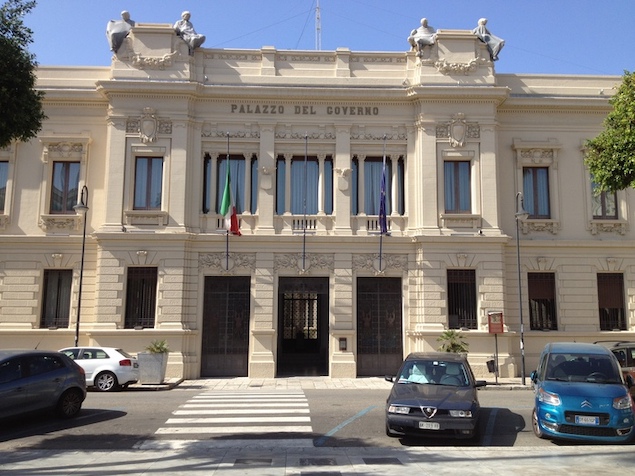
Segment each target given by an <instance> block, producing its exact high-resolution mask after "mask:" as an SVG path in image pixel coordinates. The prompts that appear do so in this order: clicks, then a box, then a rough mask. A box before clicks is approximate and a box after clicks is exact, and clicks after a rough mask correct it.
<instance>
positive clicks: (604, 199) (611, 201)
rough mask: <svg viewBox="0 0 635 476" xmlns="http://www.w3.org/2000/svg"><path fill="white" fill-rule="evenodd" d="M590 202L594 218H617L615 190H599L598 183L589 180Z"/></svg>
mask: <svg viewBox="0 0 635 476" xmlns="http://www.w3.org/2000/svg"><path fill="white" fill-rule="evenodd" d="M591 204H592V207H593V219H594V220H607V219H608V220H616V219H617V194H616V193H615V192H600V191H599V190H598V184H597V183H595V182H594V181H592V182H591Z"/></svg>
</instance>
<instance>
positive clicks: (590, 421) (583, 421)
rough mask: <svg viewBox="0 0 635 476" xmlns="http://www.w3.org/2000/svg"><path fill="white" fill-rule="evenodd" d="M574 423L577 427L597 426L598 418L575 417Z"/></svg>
mask: <svg viewBox="0 0 635 476" xmlns="http://www.w3.org/2000/svg"><path fill="white" fill-rule="evenodd" d="M575 422H576V424H578V425H599V424H600V418H599V417H594V416H584V415H576V416H575Z"/></svg>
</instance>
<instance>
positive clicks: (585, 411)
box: [531, 342, 635, 443]
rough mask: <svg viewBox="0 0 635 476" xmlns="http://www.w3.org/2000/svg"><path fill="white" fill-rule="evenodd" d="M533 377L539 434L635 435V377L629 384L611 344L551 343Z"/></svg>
mask: <svg viewBox="0 0 635 476" xmlns="http://www.w3.org/2000/svg"><path fill="white" fill-rule="evenodd" d="M531 381H532V383H533V387H534V393H535V405H534V411H533V415H532V427H533V430H534V433H535V434H536V436H537V437H539V438H548V439H566V440H584V441H595V442H614V443H619V442H627V441H630V440H631V438H632V437H633V434H634V430H633V425H634V417H635V414H634V413H633V401H632V399H631V397H630V395H629V387H632V386H633V379H632V378H630V377H628V378H627V381H626V383H625V381H624V377H623V376H622V372H621V370H620V365H619V362H618V361H617V359H616V357H615V356H614V355H613V353H612V352H611V351H610V350H609V349H607V348H606V347H603V346H601V345H598V344H585V343H576V342H555V343H551V344H547V345H546V346H545V348H544V349H543V351H542V353H541V355H540V360H539V362H538V368H537V369H536V370H535V371H533V372H532V373H531Z"/></svg>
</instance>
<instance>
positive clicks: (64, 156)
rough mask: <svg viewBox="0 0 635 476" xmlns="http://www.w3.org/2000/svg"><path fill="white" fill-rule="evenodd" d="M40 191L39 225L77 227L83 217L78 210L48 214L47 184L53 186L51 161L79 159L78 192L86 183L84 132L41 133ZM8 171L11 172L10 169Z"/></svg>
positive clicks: (57, 229)
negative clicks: (59, 134) (70, 212)
mask: <svg viewBox="0 0 635 476" xmlns="http://www.w3.org/2000/svg"><path fill="white" fill-rule="evenodd" d="M39 139H40V143H41V144H42V156H41V159H42V163H43V164H44V167H43V172H42V173H43V176H42V189H41V190H42V194H41V196H40V213H39V215H40V220H39V226H40V228H42V229H43V230H44V231H46V232H47V233H68V232H70V231H79V230H80V229H81V225H82V223H83V220H84V217H83V216H82V215H81V214H79V215H78V214H63V215H60V214H52V213H50V210H51V188H52V186H53V183H52V181H53V164H54V163H56V162H79V183H78V185H77V190H78V197H77V203H79V193H80V192H81V190H82V189H83V187H84V185H86V177H87V172H88V171H87V169H88V154H89V146H90V143H91V142H92V139H91V138H90V137H85V136H42V137H40V138H39ZM10 173H11V172H10Z"/></svg>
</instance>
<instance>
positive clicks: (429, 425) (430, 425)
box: [419, 421, 439, 430]
mask: <svg viewBox="0 0 635 476" xmlns="http://www.w3.org/2000/svg"><path fill="white" fill-rule="evenodd" d="M419 429H420V430H438V429H439V424H438V423H434V422H429V421H420V422H419Z"/></svg>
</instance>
